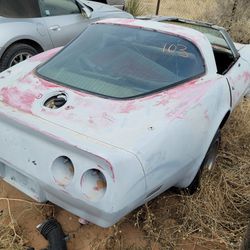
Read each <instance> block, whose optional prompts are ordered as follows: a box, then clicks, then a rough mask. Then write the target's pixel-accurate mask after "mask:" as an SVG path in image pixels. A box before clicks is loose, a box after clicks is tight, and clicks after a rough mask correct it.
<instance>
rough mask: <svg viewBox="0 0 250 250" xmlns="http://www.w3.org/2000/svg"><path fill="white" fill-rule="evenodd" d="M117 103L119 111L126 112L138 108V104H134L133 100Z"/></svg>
mask: <svg viewBox="0 0 250 250" xmlns="http://www.w3.org/2000/svg"><path fill="white" fill-rule="evenodd" d="M119 105H120V110H119V111H118V112H119V113H124V114H128V113H130V112H132V111H135V110H137V109H138V105H135V101H128V102H125V103H122V102H120V103H119Z"/></svg>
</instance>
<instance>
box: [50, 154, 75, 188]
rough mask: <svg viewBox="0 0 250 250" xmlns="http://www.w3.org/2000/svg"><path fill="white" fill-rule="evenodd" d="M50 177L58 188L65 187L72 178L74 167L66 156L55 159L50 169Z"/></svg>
mask: <svg viewBox="0 0 250 250" xmlns="http://www.w3.org/2000/svg"><path fill="white" fill-rule="evenodd" d="M51 172H52V176H53V178H54V180H55V182H56V183H57V184H58V185H60V186H67V185H68V184H69V183H70V182H71V180H72V179H73V177H74V172H75V170H74V165H73V163H72V161H71V160H70V159H69V158H68V157H67V156H60V157H58V158H56V159H55V160H54V162H53V164H52V167H51Z"/></svg>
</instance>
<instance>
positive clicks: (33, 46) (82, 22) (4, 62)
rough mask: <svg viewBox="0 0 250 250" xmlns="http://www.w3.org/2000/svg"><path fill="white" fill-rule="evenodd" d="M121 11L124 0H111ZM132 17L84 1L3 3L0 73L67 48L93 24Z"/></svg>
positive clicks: (0, 0)
mask: <svg viewBox="0 0 250 250" xmlns="http://www.w3.org/2000/svg"><path fill="white" fill-rule="evenodd" d="M110 3H111V4H112V3H113V4H114V3H117V4H118V5H117V6H118V7H120V8H122V3H123V1H119V0H117V1H111V2H110ZM111 17H115V18H133V17H132V15H130V14H129V13H127V12H125V11H122V10H120V9H118V8H115V7H113V6H110V5H106V4H102V3H98V2H94V1H85V0H76V1H74V0H15V1H8V0H0V34H1V35H0V72H1V71H3V70H5V69H7V68H9V67H11V66H13V65H15V64H17V63H19V62H21V61H24V60H25V59H27V58H29V57H31V56H33V55H35V54H37V53H40V52H43V51H45V50H49V49H52V48H55V47H60V46H64V45H66V44H67V43H68V42H69V41H70V40H72V39H73V38H75V37H76V36H77V35H79V34H80V33H81V32H82V31H83V30H84V29H85V28H86V27H87V26H88V24H90V23H91V22H94V21H97V20H100V19H104V18H111Z"/></svg>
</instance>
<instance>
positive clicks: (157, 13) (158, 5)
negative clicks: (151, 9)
mask: <svg viewBox="0 0 250 250" xmlns="http://www.w3.org/2000/svg"><path fill="white" fill-rule="evenodd" d="M160 3H161V0H157V6H156V13H155V14H156V15H159V10H160Z"/></svg>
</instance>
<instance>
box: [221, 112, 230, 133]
mask: <svg viewBox="0 0 250 250" xmlns="http://www.w3.org/2000/svg"><path fill="white" fill-rule="evenodd" d="M229 116H230V111H227V113H226V115H225V116H224V118H223V120H222V122H221V124H220V127H219V128H220V129H222V128H223V127H224V125H225V123H226V121H227V120H228V118H229Z"/></svg>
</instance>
